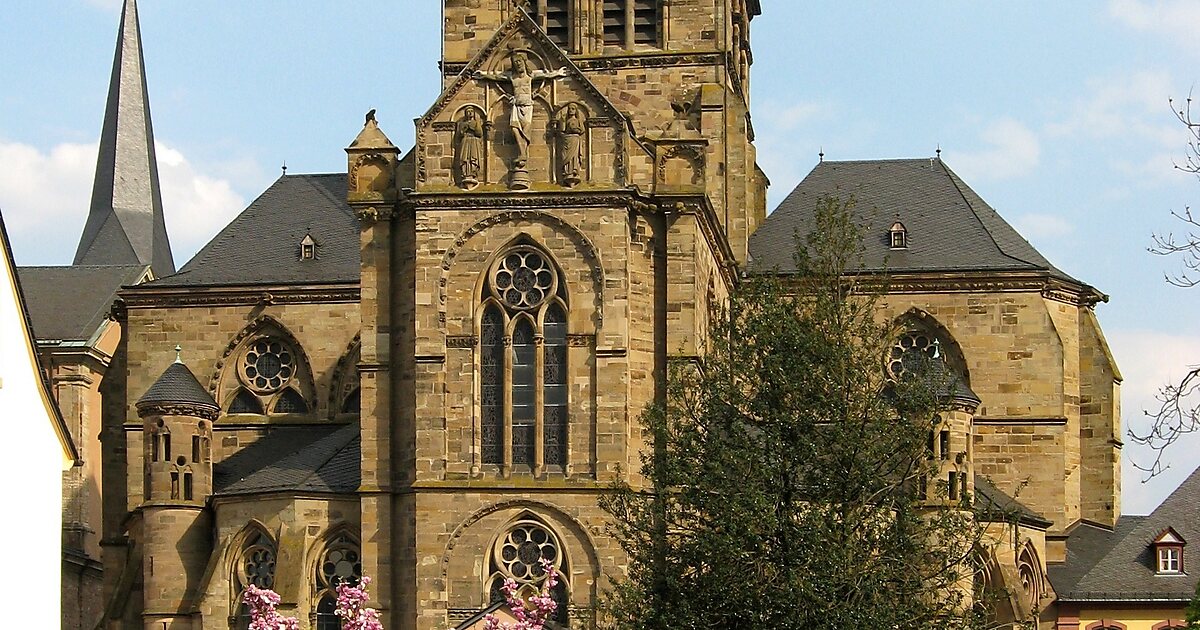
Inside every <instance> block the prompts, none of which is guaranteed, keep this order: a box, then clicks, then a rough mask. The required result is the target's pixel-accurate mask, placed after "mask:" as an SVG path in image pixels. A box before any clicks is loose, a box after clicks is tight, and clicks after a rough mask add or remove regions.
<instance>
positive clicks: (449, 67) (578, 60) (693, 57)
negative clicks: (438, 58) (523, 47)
mask: <svg viewBox="0 0 1200 630" xmlns="http://www.w3.org/2000/svg"><path fill="white" fill-rule="evenodd" d="M570 59H571V61H572V62H573V63H574V64H575V67H577V68H579V69H580V70H584V71H589V70H619V69H622V68H670V67H677V66H711V65H715V64H718V63H722V62H723V61H724V60H725V56H724V55H723V54H722V53H720V52H718V51H715V50H710V51H691V52H651V53H633V54H628V55H603V56H594V57H593V56H578V55H570ZM441 66H442V74H443V75H445V76H456V75H458V74H461V73H462V71H463V70H465V69H466V67H467V63H466V62H462V61H459V62H443V63H442V64H441Z"/></svg>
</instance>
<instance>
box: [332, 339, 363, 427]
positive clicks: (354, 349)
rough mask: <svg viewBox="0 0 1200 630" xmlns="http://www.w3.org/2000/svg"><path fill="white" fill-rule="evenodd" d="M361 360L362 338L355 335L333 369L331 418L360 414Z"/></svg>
mask: <svg viewBox="0 0 1200 630" xmlns="http://www.w3.org/2000/svg"><path fill="white" fill-rule="evenodd" d="M361 360H362V338H361V336H359V335H355V336H354V339H352V340H351V341H350V343H349V344H348V345H347V346H346V351H345V352H344V353H343V354H342V357H341V358H340V359H338V362H337V366H335V367H334V369H333V379H332V384H331V385H330V388H329V418H330V419H335V418H338V417H340V416H346V417H349V416H357V415H359V413H360V407H361V404H360V401H361V393H360V392H361V389H360V387H361V383H362V381H361V377H360V375H359V372H358V364H359V362H360V361H361Z"/></svg>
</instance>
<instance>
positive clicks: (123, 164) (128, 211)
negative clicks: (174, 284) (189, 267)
mask: <svg viewBox="0 0 1200 630" xmlns="http://www.w3.org/2000/svg"><path fill="white" fill-rule="evenodd" d="M75 264H77V265H136V264H143V265H150V266H151V267H152V268H153V269H154V275H155V276H156V277H162V276H165V275H168V274H171V273H174V272H175V261H174V259H173V258H172V256H171V243H170V241H168V240H167V227H166V223H165V222H164V221H163V209H162V196H161V194H160V192H159V185H158V162H157V160H156V159H155V156H154V130H153V128H152V126H151V124H150V99H149V97H148V96H147V94H146V68H145V63H144V62H143V60H142V35H141V29H140V27H139V26H138V17H137V2H136V0H125V7H124V9H123V10H122V12H121V31H120V33H119V34H118V35H117V52H116V56H115V58H114V59H113V70H112V79H111V81H110V83H109V87H108V105H107V107H106V108H105V111H104V130H103V131H102V132H101V134H100V156H99V158H98V159H97V162H96V181H95V184H94V185H93V187H92V205H91V210H90V211H89V213H88V219H87V223H86V224H85V225H84V228H83V236H82V237H81V238H80V239H79V249H77V250H76V251H75Z"/></svg>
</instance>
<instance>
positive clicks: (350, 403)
mask: <svg viewBox="0 0 1200 630" xmlns="http://www.w3.org/2000/svg"><path fill="white" fill-rule="evenodd" d="M361 409H362V389H361V388H358V387H355V388H354V391H352V392H350V395H349V396H346V400H344V401H342V413H353V414H357V413H359V411H360V410H361Z"/></svg>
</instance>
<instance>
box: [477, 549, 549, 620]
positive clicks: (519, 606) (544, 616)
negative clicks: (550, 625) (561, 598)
mask: <svg viewBox="0 0 1200 630" xmlns="http://www.w3.org/2000/svg"><path fill="white" fill-rule="evenodd" d="M542 570H543V571H545V572H546V581H545V582H542V591H541V593H539V594H537V595H533V596H531V597H530V598H529V599H528V600H522V599H521V596H520V595H518V594H517V583H516V582H514V581H513V579H512V578H507V579H505V580H504V587H503V588H502V589H501V590H502V591H503V592H504V599H505V601H506V602H507V603H508V608H509V610H511V611H512V614H513V617H514V618H516V620H517V622H516V623H515V624H508V623H504V622H502V621H500V619H499V617H497V616H496V615H494V614H489V615H488V616H487V617H486V618H485V619H484V622H483V627H484V630H543V629H544V628H545V627H546V622H547V621H549V620H550V618H551V617H552V616H554V612H555V611H556V610H558V602H556V601H554V596H553V595H552V594H551V593H552V592H553V590H554V587H555V586H556V585H558V571H557V570H556V569H555V568H554V565H553V564H551V563H550V561H549V560H546V559H545V558H542Z"/></svg>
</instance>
